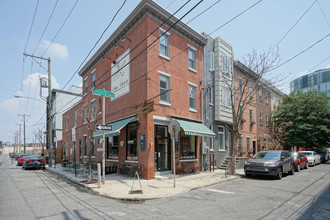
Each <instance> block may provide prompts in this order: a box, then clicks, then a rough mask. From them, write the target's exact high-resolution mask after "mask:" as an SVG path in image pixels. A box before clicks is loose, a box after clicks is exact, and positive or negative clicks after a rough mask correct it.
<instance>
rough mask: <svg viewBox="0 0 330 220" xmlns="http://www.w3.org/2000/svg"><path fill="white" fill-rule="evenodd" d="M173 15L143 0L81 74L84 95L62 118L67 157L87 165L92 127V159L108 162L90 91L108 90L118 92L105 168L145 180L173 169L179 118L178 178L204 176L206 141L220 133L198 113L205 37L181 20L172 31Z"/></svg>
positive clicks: (108, 119)
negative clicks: (174, 127)
mask: <svg viewBox="0 0 330 220" xmlns="http://www.w3.org/2000/svg"><path fill="white" fill-rule="evenodd" d="M170 17H171V14H170V13H169V12H167V11H166V10H164V9H163V8H162V7H160V6H159V5H157V4H156V3H154V2H153V1H151V0H143V1H141V3H140V4H139V5H138V6H137V7H136V8H135V9H134V11H133V12H132V13H131V14H130V15H129V16H128V17H127V18H126V19H125V21H124V22H123V23H122V24H121V25H120V26H119V27H118V28H117V30H116V31H115V32H114V33H113V34H112V35H111V36H110V37H109V39H108V40H107V41H106V42H105V43H104V44H103V45H102V46H101V47H100V48H99V49H98V51H97V52H96V53H95V54H94V55H93V56H92V58H91V59H90V60H89V61H88V62H87V63H86V64H85V66H84V67H83V68H82V69H81V70H80V71H79V75H80V76H81V77H82V80H83V98H82V100H81V102H79V103H78V104H77V105H75V106H74V107H73V108H72V109H70V110H69V111H67V112H66V113H65V114H63V140H62V145H63V148H65V149H66V151H65V157H66V158H67V159H69V160H70V161H73V160H74V155H76V158H75V160H76V162H81V163H86V161H87V152H88V149H89V148H90V147H91V146H90V141H89V140H90V138H91V135H90V130H89V129H88V126H89V125H92V128H93V129H95V130H93V132H94V133H93V136H94V138H95V139H96V140H95V147H94V149H93V155H94V156H93V157H92V158H93V161H95V162H101V161H102V132H100V131H96V128H95V124H102V115H103V112H102V106H103V103H102V97H101V96H97V95H94V94H92V91H93V90H94V89H105V90H108V91H111V92H113V93H114V94H115V98H106V99H105V123H106V124H108V125H110V126H112V130H111V131H106V132H105V136H106V140H105V149H106V150H105V155H106V166H113V165H118V167H119V169H118V170H117V172H121V173H127V172H129V173H130V174H132V173H133V172H134V171H135V170H140V175H141V176H142V177H143V178H146V179H152V178H154V176H155V171H163V170H172V168H173V156H172V149H173V147H172V144H171V139H170V136H169V133H168V124H169V123H170V122H171V120H173V119H176V120H178V121H179V122H180V126H181V130H180V132H179V140H178V141H177V144H176V146H175V158H176V159H175V163H176V173H185V172H195V171H199V169H200V166H201V150H200V143H201V141H202V138H203V137H204V136H214V133H213V132H212V131H210V130H209V129H208V128H206V127H205V126H204V125H203V124H202V122H201V111H200V108H201V98H200V94H201V90H202V88H201V85H202V80H203V46H204V45H205V43H206V39H205V38H204V37H203V36H202V35H200V34H199V33H197V32H196V31H194V30H193V29H191V28H190V27H189V26H187V25H186V24H184V23H182V22H181V21H179V22H178V23H177V24H175V25H174V26H173V27H172V28H170V27H171V25H173V24H174V23H175V22H176V21H178V20H177V19H176V18H175V17H171V18H170ZM168 18H170V19H168ZM167 19H168V21H167V22H166V24H165V25H162V26H161V27H160V25H161V24H162V23H163V22H164V21H165V20H167ZM169 28H170V30H168V31H167V29H169ZM66 118H67V119H66ZM88 119H91V121H92V122H91V123H88V122H87V121H88ZM72 132H73V133H75V134H73V133H72ZM73 140H75V141H73ZM74 149H75V153H74Z"/></svg>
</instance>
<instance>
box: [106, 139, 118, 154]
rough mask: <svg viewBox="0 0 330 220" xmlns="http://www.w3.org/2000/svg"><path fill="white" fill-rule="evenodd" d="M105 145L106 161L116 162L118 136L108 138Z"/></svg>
mask: <svg viewBox="0 0 330 220" xmlns="http://www.w3.org/2000/svg"><path fill="white" fill-rule="evenodd" d="M107 139H108V144H107V152H108V155H107V156H108V159H113V160H118V146H119V142H118V136H114V137H109V138H107Z"/></svg>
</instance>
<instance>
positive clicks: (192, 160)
mask: <svg viewBox="0 0 330 220" xmlns="http://www.w3.org/2000/svg"><path fill="white" fill-rule="evenodd" d="M196 161H198V160H197V159H191V160H180V162H196Z"/></svg>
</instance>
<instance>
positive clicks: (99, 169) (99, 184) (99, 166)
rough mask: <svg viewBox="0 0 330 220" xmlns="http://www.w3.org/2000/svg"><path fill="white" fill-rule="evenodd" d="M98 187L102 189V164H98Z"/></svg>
mask: <svg viewBox="0 0 330 220" xmlns="http://www.w3.org/2000/svg"><path fill="white" fill-rule="evenodd" d="M97 177H98V178H97V186H98V188H101V163H97Z"/></svg>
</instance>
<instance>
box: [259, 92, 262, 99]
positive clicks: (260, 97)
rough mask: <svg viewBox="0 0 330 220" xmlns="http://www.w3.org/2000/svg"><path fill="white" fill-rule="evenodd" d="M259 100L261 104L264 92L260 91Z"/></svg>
mask: <svg viewBox="0 0 330 220" xmlns="http://www.w3.org/2000/svg"><path fill="white" fill-rule="evenodd" d="M259 99H260V102H262V90H261V89H259Z"/></svg>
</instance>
